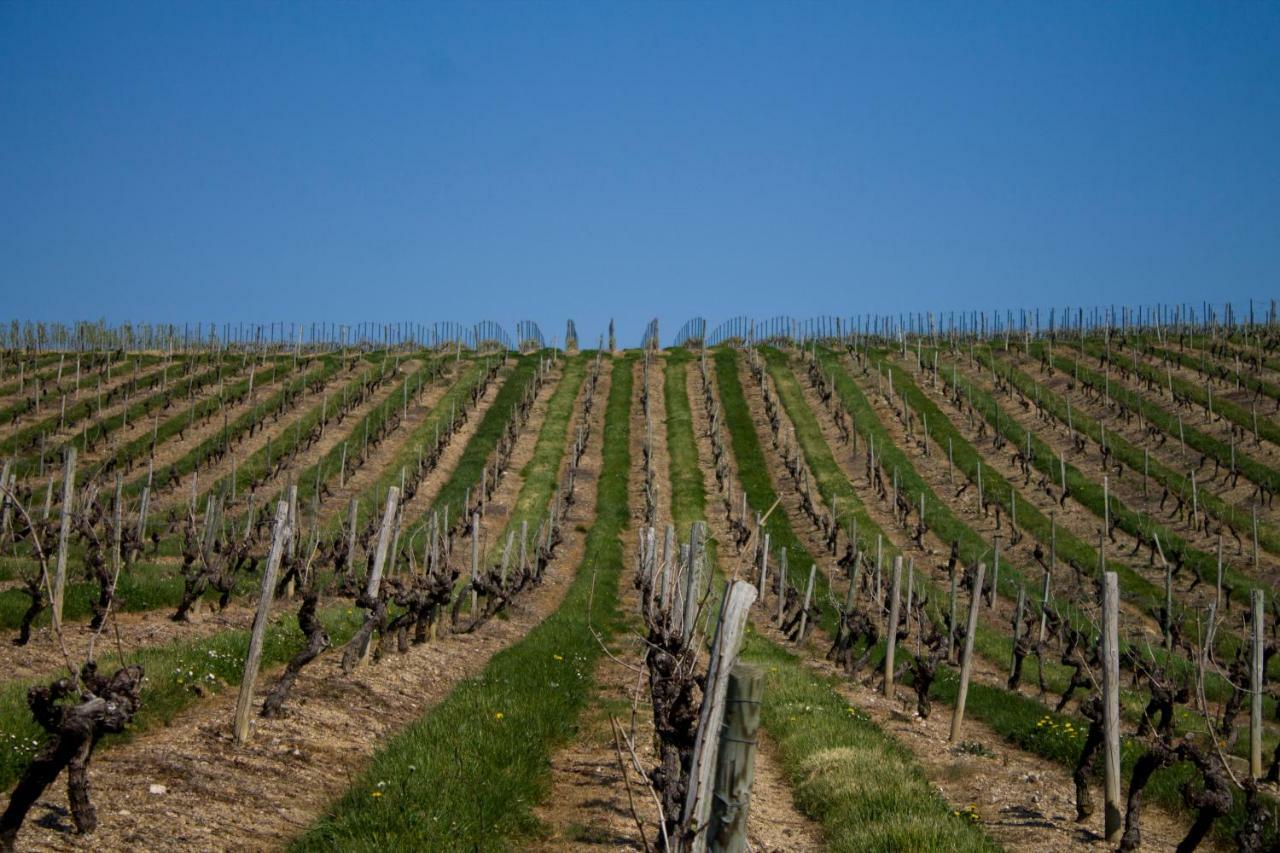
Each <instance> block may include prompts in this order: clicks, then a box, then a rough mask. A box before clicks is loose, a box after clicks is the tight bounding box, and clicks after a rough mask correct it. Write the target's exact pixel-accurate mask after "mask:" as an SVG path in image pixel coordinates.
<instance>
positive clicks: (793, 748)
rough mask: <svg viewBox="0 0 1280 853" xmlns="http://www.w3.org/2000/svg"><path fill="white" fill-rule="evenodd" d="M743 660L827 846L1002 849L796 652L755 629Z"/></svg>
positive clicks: (680, 426)
mask: <svg viewBox="0 0 1280 853" xmlns="http://www.w3.org/2000/svg"><path fill="white" fill-rule="evenodd" d="M688 361H689V357H688V355H687V354H686V353H684V352H683V351H677V352H673V353H672V354H671V355H669V356H668V358H667V368H666V377H665V385H664V399H665V401H666V406H667V450H668V454H669V456H670V461H671V505H672V517H673V520H674V522H675V524H676V526H677V529H679V530H680V531H681V536H682V537H687V536H688V530H689V528H690V526H692V524H693V522H694V521H698V520H702V519H705V518H706V491H705V488H704V486H703V480H702V477H701V476H700V470H701V469H700V467H699V465H698V447H697V441H696V439H695V437H694V434H693V416H692V412H691V409H690V405H689V397H688V394H687V385H686V384H685V383H686V372H687V363H688ZM722 396H723V389H722ZM690 466H692V467H691V468H690ZM690 470H692V471H693V472H694V473H695V474H697V476H689V471H690ZM709 556H710V557H711V559H712V563H711V565H712V566H714V565H715V563H714V554H710V555H709ZM742 659H743V660H744V661H746V662H748V663H752V664H755V665H757V666H760V667H761V669H762V670H763V671H764V672H765V678H766V682H765V694H764V697H765V698H764V705H763V706H762V709H761V715H762V716H761V719H762V723H763V725H764V727H765V730H766V731H768V732H769V734H770V735H771V736H772V737H773V739H774V740H775V742H776V743H777V745H778V752H779V755H780V757H781V759H782V767H783V770H784V772H785V773H786V775H787V777H788V779H789V781H790V782H791V785H792V790H793V791H794V794H793V798H794V800H795V802H796V806H797V808H799V809H800V810H801V811H803V812H804V813H805V814H807V815H809V816H810V817H811V818H813V819H814V820H816V821H818V822H819V823H820V824H821V826H822V830H823V835H824V840H825V841H826V843H827V846H828V848H829V849H831V850H837V851H845V850H848V851H861V850H903V851H907V850H911V851H915V850H924V851H951V850H994V849H998V847H997V846H996V845H995V844H993V843H992V842H991V841H990V840H989V839H988V838H986V836H984V835H983V833H982V832H981V831H980V830H979V829H978V828H977V827H975V826H973V825H971V824H969V823H968V822H966V821H962V820H961V819H959V818H958V817H956V816H955V815H954V814H953V813H952V812H951V810H950V809H949V807H948V806H947V804H946V802H945V801H944V800H943V799H942V798H941V797H940V796H939V795H938V793H937V790H936V789H935V788H934V787H933V786H932V785H930V784H929V781H928V779H927V778H926V777H925V775H924V772H923V771H922V769H921V768H920V766H919V765H918V764H917V763H916V762H915V759H914V756H912V755H911V753H910V752H909V751H908V750H906V749H905V748H903V747H902V746H901V745H900V744H898V743H897V741H895V740H894V739H893V738H892V737H891V736H890V735H887V734H885V732H884V731H882V730H881V729H880V728H879V727H877V726H875V725H874V724H873V723H871V722H870V721H869V720H868V719H867V718H866V717H865V716H863V715H859V714H856V713H853V709H852V708H850V707H849V705H848V704H847V703H846V702H845V701H844V700H843V699H842V698H841V697H840V695H839V694H838V693H837V692H836V691H835V689H834V687H833V685H832V684H831V683H830V682H828V681H826V680H824V679H822V678H820V677H818V676H816V675H815V674H814V673H813V672H811V671H810V670H809V669H808V668H806V667H805V666H804V664H803V663H802V662H801V661H800V660H799V659H798V658H797V657H796V656H795V655H793V654H791V653H790V652H788V651H786V650H784V649H783V648H782V647H781V646H778V645H777V644H775V643H772V642H770V641H769V640H767V639H766V638H764V637H762V636H760V635H758V634H756V633H755V632H754V631H751V632H749V634H748V638H747V642H746V644H745V645H744V647H743V652H742Z"/></svg>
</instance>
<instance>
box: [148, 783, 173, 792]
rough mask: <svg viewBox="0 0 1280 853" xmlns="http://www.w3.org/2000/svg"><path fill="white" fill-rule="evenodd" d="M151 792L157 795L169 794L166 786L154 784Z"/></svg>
mask: <svg viewBox="0 0 1280 853" xmlns="http://www.w3.org/2000/svg"><path fill="white" fill-rule="evenodd" d="M149 790H150V792H151V793H152V794H157V795H158V794H167V793H169V789H168V788H166V787H165V786H164V785H157V784H155V783H154V782H153V783H152V784H151V787H150V789H149Z"/></svg>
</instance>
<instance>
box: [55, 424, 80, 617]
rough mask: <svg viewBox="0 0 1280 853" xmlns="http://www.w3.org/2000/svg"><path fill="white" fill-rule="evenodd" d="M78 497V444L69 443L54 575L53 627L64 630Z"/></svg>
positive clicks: (63, 471)
mask: <svg viewBox="0 0 1280 853" xmlns="http://www.w3.org/2000/svg"><path fill="white" fill-rule="evenodd" d="M75 498H76V446H75V445H74V444H68V445H67V462H66V464H65V465H64V466H63V468H62V527H61V528H60V529H59V530H58V562H57V564H56V568H55V569H54V575H53V602H52V603H53V628H54V630H55V631H61V630H62V599H63V596H64V594H65V593H66V589H67V548H68V545H69V540H70V538H71V514H72V510H73V508H74V504H75Z"/></svg>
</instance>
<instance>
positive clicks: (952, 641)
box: [947, 565, 958, 662]
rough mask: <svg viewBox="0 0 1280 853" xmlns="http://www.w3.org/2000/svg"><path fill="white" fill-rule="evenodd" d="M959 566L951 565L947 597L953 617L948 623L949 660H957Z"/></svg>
mask: <svg viewBox="0 0 1280 853" xmlns="http://www.w3.org/2000/svg"><path fill="white" fill-rule="evenodd" d="M957 568H958V566H956V565H952V566H951V593H950V595H949V596H948V598H947V602H948V604H947V606H948V607H949V608H950V615H951V619H950V621H949V622H948V623H947V661H948V662H950V661H953V660H955V650H956V581H957V574H958V573H957V571H956V569H957Z"/></svg>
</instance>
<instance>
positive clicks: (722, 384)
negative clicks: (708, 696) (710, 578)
mask: <svg viewBox="0 0 1280 853" xmlns="http://www.w3.org/2000/svg"><path fill="white" fill-rule="evenodd" d="M712 360H713V363H714V366H715V374H716V381H717V386H718V388H719V391H720V408H721V413H722V414H723V416H724V427H725V429H726V430H727V431H728V433H729V441H730V445H731V446H732V448H733V455H734V458H735V459H737V461H738V480H739V482H740V483H741V485H742V489H743V491H744V492H746V494H747V502H748V503H749V504H750V505H751V506H752V507H753V508H754V509H756V510H757V511H759V512H764V511H765V510H767V509H769V507H771V506H773V505H774V503H775V502H776V501H777V500H778V493H777V491H776V490H775V489H774V485H773V480H772V478H771V477H770V476H769V467H768V463H767V462H766V460H765V455H764V449H763V447H762V446H761V444H760V441H761V439H760V435H759V434H758V433H757V432H756V424H755V419H754V418H752V417H751V409H750V408H749V407H748V406H747V398H746V393H745V391H744V390H743V388H742V381H741V379H740V378H739V376H738V353H737V352H736V351H735V350H733V349H727V348H726V349H719V350H716V351H715V353H714V355H713V356H712ZM764 531H765V533H767V534H769V549H770V550H771V551H772V550H776V549H778V548H786V549H787V567H788V568H787V571H788V575H789V578H790V579H792V580H794V581H796V582H797V584H798V585H801V586H803V584H805V583H807V582H808V574H807V572H808V569H809V566H811V565H813V564H814V563H816V562H817V561H816V560H815V559H814V557H813V555H812V554H810V553H809V550H808V549H807V548H806V547H805V546H804V544H803V543H802V542H801V541H800V538H799V537H798V536H796V534H795V530H794V529H792V527H791V521H790V520H789V519H788V518H787V513H786V510H785V509H783V508H782V505H781V504H779V505H778V508H777V509H775V510H774V511H773V513H772V514H771V515H770V516H769V517H768V518H767V519H765V522H764ZM827 591H828V584H827V577H826V573H825V572H821V571H820V572H818V573H817V574H816V575H815V576H814V581H813V595H814V600H815V601H824V600H825V599H826V597H827ZM818 624H819V625H821V626H822V627H823V628H824V629H825V630H827V631H833V630H835V616H834V614H833V613H832V612H831V608H829V607H824V608H823V609H822V615H821V616H820V617H819V618H818Z"/></svg>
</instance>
